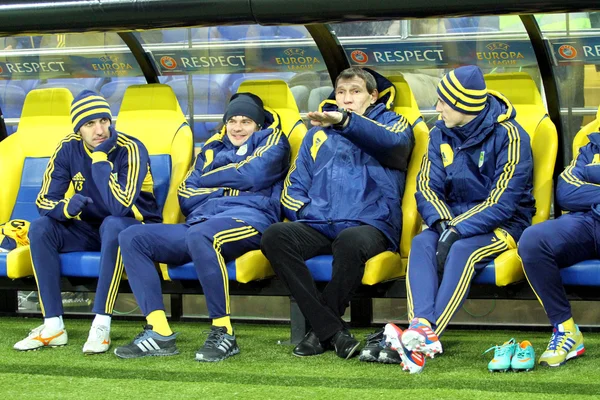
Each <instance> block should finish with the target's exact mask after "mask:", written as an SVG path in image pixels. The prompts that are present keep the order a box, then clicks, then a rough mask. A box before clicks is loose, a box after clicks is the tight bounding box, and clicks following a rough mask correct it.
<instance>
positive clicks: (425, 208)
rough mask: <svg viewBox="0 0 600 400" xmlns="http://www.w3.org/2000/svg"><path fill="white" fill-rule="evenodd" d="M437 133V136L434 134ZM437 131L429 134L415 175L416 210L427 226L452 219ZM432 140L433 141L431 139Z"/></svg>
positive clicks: (434, 129) (435, 129) (434, 130)
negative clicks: (447, 201) (425, 148)
mask: <svg viewBox="0 0 600 400" xmlns="http://www.w3.org/2000/svg"><path fill="white" fill-rule="evenodd" d="M436 133H437V134H436ZM439 136H440V135H439V130H437V128H433V130H432V131H431V133H430V136H429V137H430V139H429V143H428V144H427V152H426V153H425V155H424V156H423V160H422V161H421V169H420V171H419V174H418V175H417V192H416V193H415V198H416V200H417V209H418V210H419V214H421V217H422V218H423V220H424V221H425V223H426V224H427V225H428V226H433V224H434V223H435V222H436V221H438V220H441V219H443V220H451V219H452V218H454V216H453V215H452V211H451V210H450V207H448V204H446V193H445V189H444V182H445V181H446V170H445V169H444V164H443V162H442V155H441V154H440V152H439V143H437V141H436V139H435V138H438V137H439ZM432 138H433V139H432Z"/></svg>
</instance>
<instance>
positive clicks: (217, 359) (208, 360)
mask: <svg viewBox="0 0 600 400" xmlns="http://www.w3.org/2000/svg"><path fill="white" fill-rule="evenodd" d="M236 354H240V349H239V348H238V349H234V350H232V351H231V352H230V353H228V354H225V355H224V356H223V357H219V358H203V357H202V358H199V357H198V354H197V353H196V361H199V362H219V361H223V360H225V359H227V358H229V357H233V356H235V355H236Z"/></svg>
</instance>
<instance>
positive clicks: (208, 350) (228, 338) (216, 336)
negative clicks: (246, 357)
mask: <svg viewBox="0 0 600 400" xmlns="http://www.w3.org/2000/svg"><path fill="white" fill-rule="evenodd" d="M239 352H240V348H239V347H238V345H237V342H236V340H235V335H229V334H228V333H227V328H225V327H223V326H211V327H210V332H209V334H208V337H207V338H206V341H205V342H204V346H202V347H201V348H200V349H199V350H198V351H197V352H196V360H197V361H207V362H215V361H223V360H224V359H226V358H227V357H231V356H234V355H236V354H238V353H239Z"/></svg>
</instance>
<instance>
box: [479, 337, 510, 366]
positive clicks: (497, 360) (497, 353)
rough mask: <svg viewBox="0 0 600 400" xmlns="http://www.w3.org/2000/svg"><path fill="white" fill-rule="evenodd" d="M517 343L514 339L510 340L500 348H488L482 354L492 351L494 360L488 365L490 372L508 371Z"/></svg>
mask: <svg viewBox="0 0 600 400" xmlns="http://www.w3.org/2000/svg"><path fill="white" fill-rule="evenodd" d="M516 347H517V343H516V341H515V339H510V340H509V341H508V342H505V343H504V344H503V345H502V346H494V347H490V348H489V349H487V350H486V351H484V353H483V354H485V353H487V352H489V351H492V350H494V358H493V359H492V361H490V362H489V363H488V369H489V370H490V372H506V371H508V370H509V369H510V366H511V362H512V359H513V356H514V354H515V349H516Z"/></svg>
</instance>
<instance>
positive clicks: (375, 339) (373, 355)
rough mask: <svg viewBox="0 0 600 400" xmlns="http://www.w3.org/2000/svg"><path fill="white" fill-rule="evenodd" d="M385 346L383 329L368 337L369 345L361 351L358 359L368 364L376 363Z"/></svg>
mask: <svg viewBox="0 0 600 400" xmlns="http://www.w3.org/2000/svg"><path fill="white" fill-rule="evenodd" d="M384 346H385V338H384V337H383V329H380V330H378V331H376V332H373V333H371V334H370V335H367V344H366V345H365V347H363V349H362V350H361V351H360V355H359V356H358V359H359V360H360V361H366V362H376V361H377V360H378V359H379V352H380V351H381V350H382V349H383V348H384Z"/></svg>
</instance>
